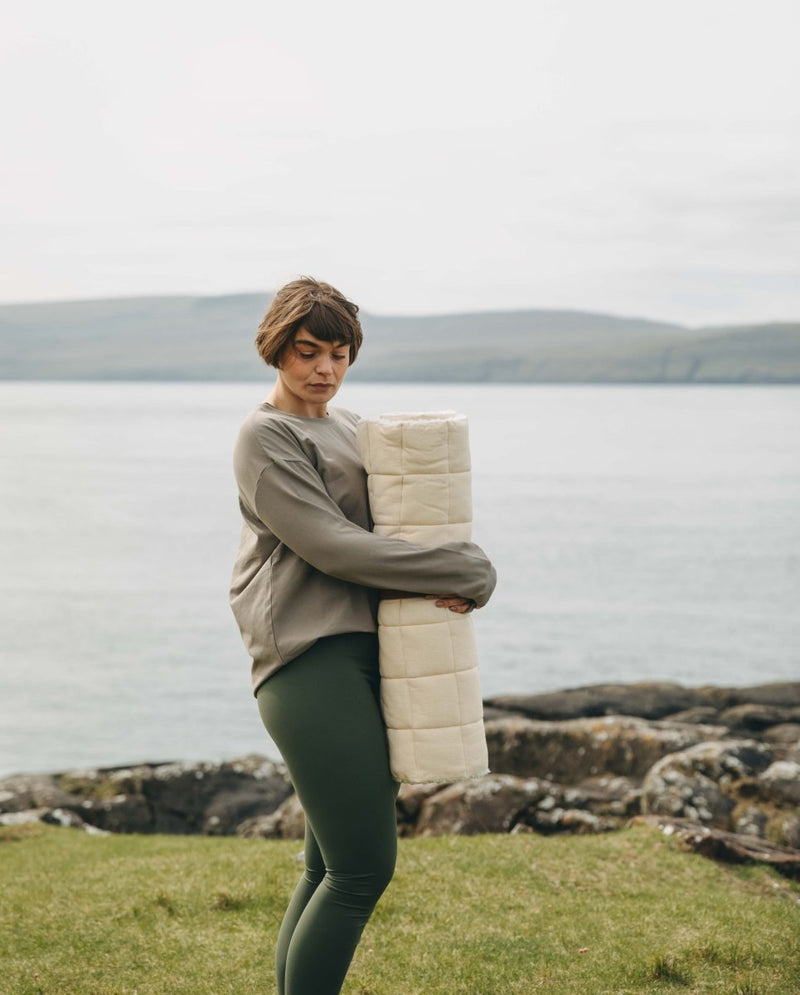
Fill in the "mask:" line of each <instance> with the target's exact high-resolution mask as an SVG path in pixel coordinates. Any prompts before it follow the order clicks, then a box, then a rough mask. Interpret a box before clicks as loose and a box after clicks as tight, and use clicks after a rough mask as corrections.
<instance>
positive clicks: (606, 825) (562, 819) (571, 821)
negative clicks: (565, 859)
mask: <svg viewBox="0 0 800 995" xmlns="http://www.w3.org/2000/svg"><path fill="white" fill-rule="evenodd" d="M524 818H525V823H524V824H525V825H528V826H530V827H531V828H532V829H535V830H536V831H537V832H539V833H543V834H546V835H551V834H553V833H575V834H577V835H583V834H586V833H607V832H609V831H610V830H612V829H619V828H620V826H621V824H622V820H620V819H616V818H613V817H611V816H600V815H594V814H593V813H592V812H586V811H584V810H583V809H576V808H566V809H565V808H554V809H551V810H550V811H542V810H540V809H534V810H533V811H532V812H530V813H528V814H527V815H526V816H525V817H524Z"/></svg>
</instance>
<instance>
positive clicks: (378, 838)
mask: <svg viewBox="0 0 800 995" xmlns="http://www.w3.org/2000/svg"><path fill="white" fill-rule="evenodd" d="M378 681H379V678H378V663H377V638H376V637H375V636H373V635H370V634H369V633H349V634H347V635H343V636H329V637H327V638H325V639H321V640H319V641H318V642H317V643H315V644H314V646H312V647H311V649H310V650H307V651H306V652H305V653H303V654H302V655H301V656H300V657H298V658H297V659H295V660H292V661H291V662H290V663H288V664H287V665H286V666H285V667H284V668H282V669H281V670H279V671H278V672H277V673H276V674H274V675H273V676H272V677H270V678H269V679H268V680H267V681H265V682H264V684H263V685H262V686H261V688H260V689H259V692H258V706H259V711H260V713H261V717H262V720H263V722H264V725H265V726H266V728H267V731H268V732H269V734H270V736H271V737H272V739H273V740H274V742H275V744H276V745H277V747H278V749H279V750H280V751H281V754H282V756H283V759H284V761H285V762H286V766H287V768H288V770H289V776H290V777H291V779H292V782H293V784H294V787H295V790H296V792H297V795H298V798H299V799H300V802H301V804H302V806H303V809H304V811H305V813H306V819H307V820H308V822H309V825H310V826H311V828H312V831H313V834H314V837H315V839H316V840H317V842H318V844H319V847H320V851H321V853H322V856H323V859H324V861H325V866H326V868H327V869H328V871H333V872H341V873H345V874H347V873H369V872H370V871H369V870H368V868H371V869H372V873H378V874H381V876H386V875H388V876H390V875H391V867H393V863H394V854H395V848H396V818H395V806H394V799H395V789H396V785H395V783H394V782H393V780H392V777H391V773H390V771H389V758H388V752H387V747H386V731H385V728H384V724H383V719H382V717H381V713H380V706H379V701H378V686H379V685H378Z"/></svg>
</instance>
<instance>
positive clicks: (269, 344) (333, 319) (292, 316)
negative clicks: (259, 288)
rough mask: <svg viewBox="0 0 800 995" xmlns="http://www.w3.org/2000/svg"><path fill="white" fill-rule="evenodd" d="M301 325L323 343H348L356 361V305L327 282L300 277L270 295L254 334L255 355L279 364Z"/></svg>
mask: <svg viewBox="0 0 800 995" xmlns="http://www.w3.org/2000/svg"><path fill="white" fill-rule="evenodd" d="M300 328H304V329H306V331H308V332H310V333H311V334H312V335H313V336H314V338H316V339H321V340H322V341H323V342H341V343H342V344H343V345H348V346H350V362H351V363H354V362H355V360H356V356H357V355H358V350H359V349H360V347H361V341H362V339H363V334H362V332H361V323H360V322H359V320H358V306H357V305H356V304H353V302H352V301H348V300H347V298H346V297H345V296H344V295H343V294H340V293H339V291H338V290H337V289H336V288H335V287H332V286H331V285H330V284H329V283H322V282H321V281H319V280H314V279H313V278H312V277H310V276H303V277H300V279H299V280H292V282H291V283H287V284H286V286H285V287H281V289H280V290H279V291H278V292H277V293H276V294H275V296H274V297H273V298H272V303H271V304H270V306H269V307H268V308H267V313H266V314H265V315H264V320H263V321H262V322H261V324H260V325H259V326H258V334H257V335H256V348H257V349H258V354H259V355H260V356H261V358H262V359H263V360H264V362H265V363H267V365H268V366H279V365H280V361H281V357H282V355H283V351H284V349H285V348H286V346H287V345H290V344H291V342H292V340H293V339H294V336H295V334H296V333H297V332H298V331H299V329H300Z"/></svg>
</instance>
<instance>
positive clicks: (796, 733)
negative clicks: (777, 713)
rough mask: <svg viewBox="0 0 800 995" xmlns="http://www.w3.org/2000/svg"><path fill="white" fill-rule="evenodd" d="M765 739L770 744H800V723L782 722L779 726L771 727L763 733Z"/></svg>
mask: <svg viewBox="0 0 800 995" xmlns="http://www.w3.org/2000/svg"><path fill="white" fill-rule="evenodd" d="M763 738H764V739H765V740H766V741H767V742H768V743H786V744H789V743H797V742H800V723H798V722H780V723H778V725H775V726H770V727H769V728H768V729H765V730H764V732H763Z"/></svg>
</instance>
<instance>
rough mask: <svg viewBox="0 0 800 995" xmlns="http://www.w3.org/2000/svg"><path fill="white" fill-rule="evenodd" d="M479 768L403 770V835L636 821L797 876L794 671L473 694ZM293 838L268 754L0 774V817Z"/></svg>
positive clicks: (797, 688)
mask: <svg viewBox="0 0 800 995" xmlns="http://www.w3.org/2000/svg"><path fill="white" fill-rule="evenodd" d="M484 707H485V723H486V735H487V742H488V745H489V756H490V770H491V773H490V774H488V775H486V776H484V777H482V778H479V779H476V780H473V781H462V782H456V783H455V784H435V785H431V784H422V785H403V786H402V787H401V790H400V794H399V796H398V801H397V813H398V833H399V835H401V836H442V835H474V834H478V833H520V832H530V833H540V834H543V835H552V834H555V833H602V832H609V831H613V830H616V829H621V828H623V827H624V826H626V825H628V824H630V823H631V821H634V820H645V821H649V822H651V823H654V824H656V825H658V826H659V827H660V828H661V829H663V830H664V831H667V832H670V833H674V834H678V835H679V836H681V838H684V839H685V840H686V841H687V843H688V844H689V845H693V846H694V848H695V849H699V850H700V852H704V851H707V852H708V855H713V856H723V857H727V859H737V860H751V859H752V860H767V861H768V862H770V863H773V864H775V866H778V867H779V869H782V870H783V872H784V873H787V874H788V875H790V876H800V681H799V682H776V683H770V684H762V685H755V686H750V687H737V688H731V687H719V686H705V687H684V686H683V685H679V684H673V683H662V682H639V683H634V684H598V685H590V686H586V687H580V688H571V689H566V690H563V691H556V692H550V693H546V694H533V695H502V696H496V697H492V698H489V699H486V700H485V703H484ZM25 822H47V823H51V824H54V825H63V826H72V827H76V828H79V829H84V830H85V831H87V832H91V833H102V834H105V833H109V832H111V833H140V834H152V833H167V834H190V835H197V834H201V835H211V836H223V835H238V836H243V837H247V838H264V839H270V838H294V839H299V838H301V837H302V832H303V815H302V809H301V808H300V806H299V803H298V802H297V799H296V796H295V795H294V792H293V789H292V786H291V783H290V781H289V779H288V777H287V774H286V770H285V768H284V766H283V764H282V763H280V762H279V761H276V760H270V759H268V758H266V757H263V756H260V755H249V756H246V757H242V758H239V759H237V760H232V761H225V762H217V763H214V762H201V763H181V762H174V761H172V762H163V763H151V764H137V765H132V766H128V767H125V766H115V767H110V768H101V767H93V768H83V769H73V770H68V771H60V772H55V773H47V774H24V773H23V774H16V775H12V776H10V777H6V778H2V779H0V826H3V825H5V826H11V825H20V824H22V823H25Z"/></svg>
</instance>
